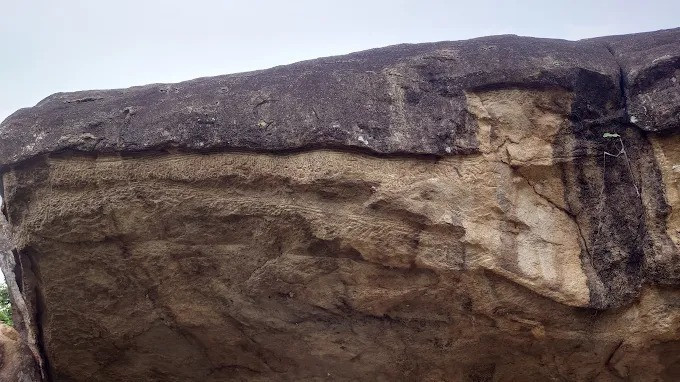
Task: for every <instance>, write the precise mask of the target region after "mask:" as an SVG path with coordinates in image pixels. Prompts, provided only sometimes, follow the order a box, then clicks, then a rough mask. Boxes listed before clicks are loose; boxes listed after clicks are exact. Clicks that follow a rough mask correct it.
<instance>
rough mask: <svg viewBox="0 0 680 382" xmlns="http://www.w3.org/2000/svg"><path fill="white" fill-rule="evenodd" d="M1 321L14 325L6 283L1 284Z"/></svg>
mask: <svg viewBox="0 0 680 382" xmlns="http://www.w3.org/2000/svg"><path fill="white" fill-rule="evenodd" d="M0 322H3V323H5V324H7V325H12V305H11V304H10V302H9V290H7V285H5V284H0Z"/></svg>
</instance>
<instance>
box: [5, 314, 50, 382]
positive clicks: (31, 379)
mask: <svg viewBox="0 0 680 382" xmlns="http://www.w3.org/2000/svg"><path fill="white" fill-rule="evenodd" d="M40 380H41V379H40V374H39V372H38V368H37V367H36V365H35V362H34V360H33V357H32V355H31V352H30V351H29V349H28V347H27V346H26V344H25V343H24V342H23V341H21V338H20V336H19V333H17V331H16V330H14V329H12V327H10V326H7V325H5V324H2V323H0V381H8V382H9V381H13V382H14V381H15V382H38V381H40Z"/></svg>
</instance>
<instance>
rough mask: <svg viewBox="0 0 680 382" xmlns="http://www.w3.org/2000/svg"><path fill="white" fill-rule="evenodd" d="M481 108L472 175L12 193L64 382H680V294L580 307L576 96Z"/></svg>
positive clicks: (255, 164) (160, 169)
mask: <svg viewBox="0 0 680 382" xmlns="http://www.w3.org/2000/svg"><path fill="white" fill-rule="evenodd" d="M468 100H469V108H470V112H471V114H472V115H474V117H475V118H476V119H477V120H478V123H479V133H478V135H477V137H478V138H477V139H478V141H479V144H480V147H481V148H482V150H481V153H480V154H478V155H469V156H457V157H450V158H444V159H429V158H408V157H391V158H388V159H385V158H380V157H375V156H369V155H363V154H355V153H343V152H337V151H327V150H319V151H311V152H303V153H297V154H282V155H276V154H253V153H215V154H209V155H196V154H182V153H175V154H164V155H158V156H154V155H151V156H135V157H119V156H98V157H85V156H76V157H73V156H69V157H58V156H57V157H51V158H47V159H45V160H42V161H37V162H34V163H33V164H32V165H31V166H28V167H21V168H17V169H16V170H13V171H10V172H8V173H6V174H5V177H4V184H5V188H6V191H7V192H6V195H8V205H9V206H10V209H9V213H10V217H11V219H12V221H13V222H14V225H15V227H16V228H17V230H16V237H17V239H18V246H19V247H21V248H23V250H22V251H23V252H24V253H26V254H27V255H28V256H29V258H30V261H31V264H32V265H31V267H30V270H31V272H32V273H33V274H32V275H30V276H29V278H30V279H32V280H34V282H35V283H36V284H37V285H36V286H37V289H38V290H40V293H41V295H40V297H39V303H38V304H39V305H40V306H41V307H40V318H41V324H40V325H41V327H42V333H43V341H44V349H45V351H46V355H47V358H48V359H49V360H50V367H51V368H52V370H53V371H54V373H55V374H54V375H53V377H54V378H55V379H56V380H74V381H87V380H103V381H105V380H111V381H120V380H163V381H168V380H176V381H184V380H204V381H220V380H224V379H225V378H226V379H240V378H245V379H252V380H258V379H261V380H270V379H277V378H283V379H286V378H291V379H295V380H316V379H319V378H328V379H335V380H356V379H362V380H394V379H418V380H457V379H462V380H485V379H489V378H493V379H494V380H504V381H505V380H508V381H509V380H536V379H539V380H540V379H546V378H563V379H567V380H598V381H609V380H618V378H633V379H638V380H646V379H647V378H652V377H654V378H659V377H661V378H665V379H662V380H672V378H675V377H677V376H680V374H678V372H680V370H678V369H677V367H676V366H674V365H677V362H678V361H680V359H679V357H680V342H678V338H677V333H678V330H680V309H679V308H678V307H679V306H680V294H679V293H678V292H677V290H663V289H658V288H651V289H649V290H648V291H647V292H645V293H644V294H643V297H642V299H641V300H640V302H637V303H634V304H633V305H632V306H630V307H628V308H626V309H625V310H624V311H623V312H618V313H613V312H612V313H608V312H603V313H600V312H597V311H594V310H588V309H582V308H579V307H587V306H589V303H590V293H591V291H590V289H589V285H588V283H589V282H588V276H587V275H586V271H584V269H587V268H586V267H584V266H583V264H582V263H583V261H585V260H584V258H583V257H582V256H581V248H582V247H581V242H580V241H581V240H583V239H582V236H581V234H580V233H579V227H578V225H577V221H576V220H575V218H574V215H573V214H570V213H568V212H567V211H568V210H567V208H568V207H567V201H566V200H565V195H566V193H565V189H564V187H565V182H564V181H563V178H564V177H565V175H564V174H563V171H564V167H561V166H559V165H558V164H559V163H560V161H562V160H563V159H562V158H560V157H559V156H556V154H555V148H554V147H555V138H554V137H555V136H556V135H558V134H559V133H560V131H562V130H563V129H564V128H565V127H566V126H568V122H567V120H566V116H567V115H568V114H569V104H570V102H569V101H570V95H569V94H568V93H566V92H564V91H556V90H547V91H528V90H517V89H515V90H507V91H505V90H504V91H490V92H481V93H470V94H468ZM539 133H540V134H539ZM661 168H664V169H666V166H662V167H661ZM662 172H663V173H664V175H665V174H666V172H665V170H664V171H662ZM672 200H673V199H671V201H672ZM669 226H671V227H672V224H670V225H669ZM643 365H644V367H643Z"/></svg>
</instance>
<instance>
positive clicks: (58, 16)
mask: <svg viewBox="0 0 680 382" xmlns="http://www.w3.org/2000/svg"><path fill="white" fill-rule="evenodd" d="M677 26H680V1H678V0H666V1H654V0H648V1H632V0H620V1H610V0H608V1H605V0H589V1H581V0H578V1H574V0H572V1H550V0H542V1H503V2H500V1H498V2H490V1H484V0H465V1H444V0H441V1H435V0H430V1H428V0H419V1H416V0H411V1H400V0H389V1H382V0H381V1H371V0H362V1H354V0H344V1H332V2H331V1H322V0H313V1H308V0H301V1H296V0H287V1H286V0H280V1H264V0H262V1H257V0H251V1H217V0H213V1H207V0H180V1H176V0H164V1H145V0H133V1H131V0H115V1H106V0H82V1H75V0H42V1H41V0H0V48H2V53H1V55H0V85H1V86H2V87H1V89H0V120H2V119H4V118H5V117H6V116H8V115H9V114H11V113H12V112H13V111H14V110H16V109H18V108H20V107H25V106H31V105H34V104H35V103H36V102H38V101H39V100H41V99H43V98H44V97H46V96H48V95H50V94H52V93H55V92H60V91H73V90H83V89H95V88H96V89H102V88H116V87H127V86H131V85H141V84H146V83H154V82H176V81H181V80H187V79H191V78H195V77H201V76H209V75H218V74H226V73H232V72H240V71H247V70H254V69H262V68H267V67H271V66H275V65H280V64H286V63H291V62H295V61H299V60H304V59H309V58H315V57H320V56H329V55H337V54H343V53H349V52H352V51H356V50H362V49H367V48H374V47H379V46H384V45H390V44H396V43H402V42H425V41H440V40H459V39H466V38H471V37H479V36H484V35H491V34H505V33H513V34H519V35H526V36H537V37H554V38H564V39H571V40H573V39H580V38H586V37H594V36H600V35H609V34H622V33H632V32H639V31H650V30H657V29H664V28H672V27H677Z"/></svg>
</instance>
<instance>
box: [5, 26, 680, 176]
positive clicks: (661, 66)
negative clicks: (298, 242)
mask: <svg viewBox="0 0 680 382" xmlns="http://www.w3.org/2000/svg"><path fill="white" fill-rule="evenodd" d="M509 87H519V88H539V89H540V88H562V89H567V90H569V91H573V92H574V100H573V105H572V114H573V115H572V120H574V121H577V122H578V123H581V124H583V125H588V124H602V123H605V122H606V121H613V120H620V121H624V120H625V121H630V122H631V123H633V124H635V125H637V126H638V127H640V128H641V129H643V130H647V131H661V130H666V131H675V130H677V129H678V128H679V127H680V28H678V29H671V30H663V31H658V32H649V33H640V34H632V35H623V36H612V37H602V38H596V39H589V40H581V41H576V42H574V41H565V40H553V39H540V38H530V37H518V36H512V35H505V36H493V37H484V38H478V39H472V40H467V41H456V42H437V43H426V44H415V45H395V46H390V47H386V48H379V49H372V50H367V51H363V52H358V53H353V54H349V55H345V56H337V57H329V58H320V59H316V60H310V61H304V62H300V63H296V64H292V65H286V66H279V67H275V68H271V69H267V70H261V71H255V72H248V73H239V74H231V75H224V76H218V77H210V78H199V79H195V80H191V81H186V82H181V83H177V84H153V85H146V86H139V87H132V88H128V89H116V90H92V91H81V92H74V93H57V94H54V95H52V96H49V97H48V98H46V99H45V100H43V101H41V102H40V103H38V104H37V105H36V106H34V107H31V108H25V109H21V110H19V111H17V112H15V113H14V114H12V115H11V116H10V117H9V118H7V119H6V120H5V121H4V122H2V124H0V167H2V166H6V165H9V164H13V163H17V162H20V161H22V160H25V159H29V158H31V157H33V156H36V155H40V154H44V153H50V152H58V151H82V152H99V153H115V152H120V153H133V152H139V151H144V150H163V149H170V148H177V149H180V150H199V151H213V150H254V151H286V150H300V149H307V148H348V149H352V148H353V149H363V150H367V151H370V152H373V153H378V154H434V155H452V154H461V153H473V152H476V151H477V146H478V143H477V141H476V134H475V133H476V128H477V127H476V122H475V121H474V119H473V118H471V117H470V116H469V114H468V111H467V109H466V93H468V92H475V91H482V90H488V89H497V88H509Z"/></svg>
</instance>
